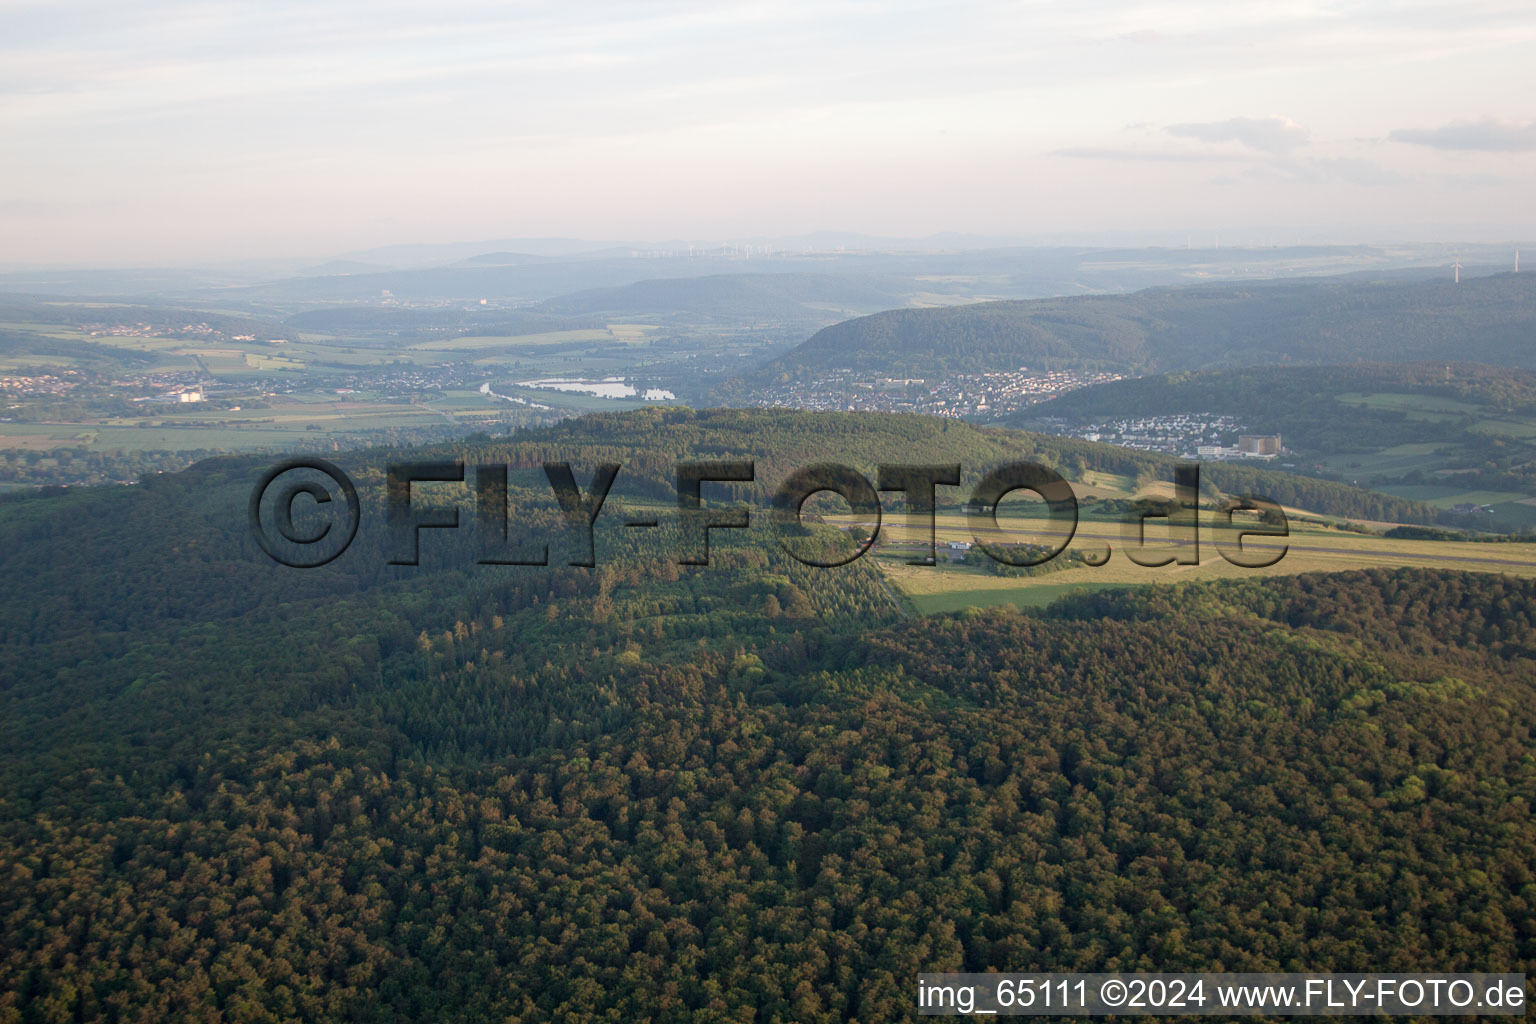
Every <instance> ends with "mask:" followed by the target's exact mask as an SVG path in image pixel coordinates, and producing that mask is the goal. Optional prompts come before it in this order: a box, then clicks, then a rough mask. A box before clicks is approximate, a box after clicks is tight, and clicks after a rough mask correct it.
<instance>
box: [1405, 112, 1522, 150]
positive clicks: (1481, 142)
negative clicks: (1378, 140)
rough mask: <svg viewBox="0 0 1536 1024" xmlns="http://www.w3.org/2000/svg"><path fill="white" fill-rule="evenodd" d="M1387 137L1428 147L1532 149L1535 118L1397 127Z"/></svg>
mask: <svg viewBox="0 0 1536 1024" xmlns="http://www.w3.org/2000/svg"><path fill="white" fill-rule="evenodd" d="M1387 138H1389V139H1391V140H1392V141H1393V142H1406V143H1408V144H1409V145H1413V146H1428V147H1430V148H1431V149H1449V150H1458V151H1462V152H1476V153H1525V152H1530V151H1531V150H1536V121H1527V122H1526V123H1525V124H1519V123H1517V122H1514V121H1500V120H1497V119H1495V118H1492V117H1485V118H1483V119H1482V120H1481V121H1452V122H1451V123H1450V124H1448V125H1443V126H1441V127H1439V128H1427V129H1420V128H1399V129H1398V130H1397V131H1394V132H1392V133H1391V134H1390V135H1388V136H1387Z"/></svg>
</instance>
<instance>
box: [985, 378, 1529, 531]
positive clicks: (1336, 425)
mask: <svg viewBox="0 0 1536 1024" xmlns="http://www.w3.org/2000/svg"><path fill="white" fill-rule="evenodd" d="M1186 414H1195V415H1200V414H1215V415H1225V416H1231V417H1233V418H1235V419H1236V420H1237V421H1238V422H1239V423H1240V424H1241V425H1242V427H1243V428H1244V429H1246V430H1249V431H1255V432H1260V433H1279V434H1281V435H1282V437H1283V438H1284V442H1285V446H1286V448H1287V449H1288V450H1290V451H1292V452H1294V453H1296V455H1297V458H1296V459H1295V462H1296V463H1297V464H1298V465H1300V466H1302V467H1304V468H1305V470H1306V471H1307V472H1316V473H1320V474H1322V475H1324V476H1327V477H1330V478H1332V479H1337V480H1347V481H1349V482H1351V483H1355V484H1358V485H1360V486H1364V487H1370V488H1372V489H1376V490H1382V491H1385V492H1387V493H1392V494H1398V495H1400V496H1403V497H1411V498H1414V499H1416V500H1420V501H1430V502H1433V503H1435V504H1436V505H1438V506H1439V507H1441V508H1442V509H1451V508H1453V507H1455V506H1458V505H1463V506H1465V505H1477V506H1482V507H1484V508H1486V509H1487V511H1488V512H1491V513H1493V514H1492V515H1484V514H1481V513H1480V514H1479V519H1478V520H1476V521H1475V522H1472V521H1469V522H1465V523H1461V524H1459V525H1478V526H1480V527H1481V528H1485V529H1491V530H1497V531H1513V530H1519V529H1529V528H1530V527H1532V526H1536V508H1533V507H1532V506H1531V505H1530V504H1527V502H1528V501H1529V500H1530V499H1531V498H1536V372H1532V371H1530V370H1522V369H1513V368H1509V367H1502V366H1486V365H1482V364H1476V363H1451V362H1446V363H1356V364H1348V365H1330V366H1305V367H1301V366H1296V367H1280V366H1261V367H1245V368H1242V369H1236V370H1208V371H1202V372H1195V373H1171V374H1159V375H1155V376H1149V377H1141V378H1137V379H1134V380H1121V381H1114V382H1112V383H1109V384H1101V385H1097V386H1095V387H1091V388H1084V389H1082V390H1081V391H1075V392H1072V393H1070V394H1067V395H1063V396H1061V397H1060V398H1057V399H1055V400H1053V401H1050V402H1043V403H1041V404H1040V405H1036V406H1032V407H1030V408H1029V409H1027V410H1025V411H1024V412H1022V413H1019V414H1017V415H1015V416H1013V417H1012V418H1010V419H1009V420H1008V421H1007V422H1009V423H1011V424H1013V425H1015V426H1020V427H1024V428H1032V429H1037V430H1048V431H1053V432H1056V431H1067V432H1073V431H1081V430H1082V429H1083V428H1085V427H1089V426H1093V425H1098V424H1106V423H1112V422H1114V421H1115V420H1118V419H1123V418H1129V417H1158V416H1178V415H1186ZM1229 441H1230V439H1229Z"/></svg>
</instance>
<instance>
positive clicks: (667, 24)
mask: <svg viewBox="0 0 1536 1024" xmlns="http://www.w3.org/2000/svg"><path fill="white" fill-rule="evenodd" d="M0 25H3V26H4V31H3V32H0V263H6V264H32V263H37V264H69V265H102V266H106V265H145V264H172V263H179V264H189V263H195V262H217V261H227V260H237V259H249V258H269V257H292V256H299V255H305V256H315V257H317V258H319V257H330V256H334V255H336V254H339V253H343V252H348V251H352V250H358V249H362V248H367V247H370V246H376V245H385V244H391V243H404V242H448V241H462V240H470V239H480V238H505V237H541V236H563V237H578V238H593V239H623V240H630V241H641V240H668V239H684V240H692V239H701V240H703V239H720V240H724V239H731V238H753V237H774V236H784V235H794V234H802V233H809V232H814V231H821V230H841V231H853V232H862V233H867V234H873V235H885V236H902V237H917V236H924V235H928V234H932V233H938V232H962V233H969V234H980V235H989V236H998V237H1017V238H1036V237H1040V238H1044V237H1057V236H1064V237H1079V236H1081V237H1096V238H1102V239H1105V240H1113V239H1114V238H1116V237H1120V236H1122V235H1124V236H1127V237H1129V236H1130V235H1133V234H1134V235H1137V236H1145V235H1146V234H1147V233H1152V234H1154V235H1155V234H1157V233H1166V234H1167V235H1168V236H1169V240H1170V242H1172V241H1175V240H1177V241H1183V240H1184V239H1186V238H1192V239H1193V240H1194V241H1195V243H1196V244H1204V243H1207V242H1209V241H1210V240H1211V239H1212V238H1215V237H1218V236H1222V235H1223V234H1225V237H1226V238H1228V239H1232V240H1236V239H1239V238H1241V237H1242V233H1243V232H1244V231H1245V230H1250V229H1253V230H1257V229H1255V228H1254V226H1256V225H1267V226H1270V227H1269V228H1267V229H1266V230H1267V231H1268V232H1269V235H1271V236H1273V237H1264V238H1255V239H1253V240H1255V241H1275V242H1283V241H1287V240H1288V239H1287V238H1285V237H1282V236H1284V235H1285V234H1286V232H1287V231H1288V230H1290V229H1291V228H1295V229H1296V230H1298V231H1300V230H1301V229H1322V230H1324V231H1326V232H1328V233H1329V234H1330V236H1331V237H1333V238H1335V239H1336V240H1338V241H1365V240H1379V239H1380V238H1381V237H1382V234H1383V232H1386V233H1388V234H1390V233H1392V232H1396V233H1398V234H1402V235H1404V240H1410V239H1408V238H1407V235H1409V234H1412V235H1413V236H1414V238H1413V239H1412V240H1429V241H1434V240H1446V241H1455V240H1457V239H1456V238H1455V237H1453V236H1455V235H1457V234H1458V233H1463V234H1464V233H1466V232H1469V231H1473V232H1475V233H1479V234H1481V235H1482V236H1483V237H1490V236H1491V237H1498V236H1499V234H1500V232H1501V231H1503V230H1504V228H1505V227H1506V226H1507V227H1508V230H1509V237H1511V238H1518V237H1519V233H1520V231H1521V229H1526V230H1529V226H1530V225H1532V224H1536V199H1533V196H1536V190H1533V189H1532V187H1531V185H1532V182H1533V180H1536V175H1533V172H1536V121H1533V118H1536V88H1533V86H1536V5H1532V4H1531V2H1530V0H1461V2H1458V3H1455V4H1452V3H1447V2H1445V0H1437V2H1435V3H1378V2H1349V0H1345V2H1322V0H1263V2H1234V0H1217V2H1205V0H1152V2H1139V0H1131V2H1118V3H1109V2H1103V0H1077V2H1046V0H1024V2H1010V3H990V2H968V0H948V2H943V3H926V4H909V3H903V2H864V0H810V2H807V0H775V2H764V3H755V2H754V3H742V2H734V0H711V2H702V3H693V2H652V0H622V2H608V0H593V2H583V3H573V2H567V3H559V4H554V3H521V2H517V0H494V2H493V0H484V2H481V0H434V2H432V3H421V2H419V0H410V2H397V0H367V2H361V0H356V2H354V0H343V2H324V0H304V2H289V0H261V2H260V3H227V2H197V3H186V2H180V0H133V2H131V3H124V2H122V0H47V2H34V0H0ZM1277 225H1278V226H1279V227H1278V228H1275V227H1274V226H1277ZM1404 225H1408V226H1411V227H1403V226H1404ZM1437 233H1438V234H1442V235H1444V236H1445V237H1443V238H1436V237H1435V236H1436V234H1437Z"/></svg>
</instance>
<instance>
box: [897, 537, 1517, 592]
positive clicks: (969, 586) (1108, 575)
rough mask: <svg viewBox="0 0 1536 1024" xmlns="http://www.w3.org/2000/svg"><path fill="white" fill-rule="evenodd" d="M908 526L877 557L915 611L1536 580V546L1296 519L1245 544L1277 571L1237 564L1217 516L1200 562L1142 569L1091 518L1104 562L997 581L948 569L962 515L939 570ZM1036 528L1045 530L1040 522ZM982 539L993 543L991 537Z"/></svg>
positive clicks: (1150, 541)
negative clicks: (913, 561)
mask: <svg viewBox="0 0 1536 1024" xmlns="http://www.w3.org/2000/svg"><path fill="white" fill-rule="evenodd" d="M901 520H902V517H892V519H891V520H889V521H888V522H887V523H886V524H885V525H883V526H882V528H881V542H880V544H878V545H877V547H876V549H875V551H874V552H873V553H872V554H873V555H874V557H875V564H876V565H877V566H878V567H879V568H880V570H881V572H882V574H883V575H884V576H885V578H886V580H887V582H888V583H890V584H891V586H892V587H893V589H895V590H896V591H897V592H898V593H899V594H900V595H901V597H902V598H903V599H904V600H906V601H907V602H908V603H909V604H910V605H911V607H912V608H913V609H914V610H915V611H917V612H919V613H924V614H926V613H930V612H939V611H956V610H960V609H963V608H966V607H971V606H976V607H988V606H992V605H1001V604H1012V605H1015V606H1018V607H1038V606H1042V605H1045V604H1049V603H1050V602H1051V601H1052V600H1055V599H1056V598H1057V597H1060V596H1062V595H1063V594H1065V593H1068V592H1073V591H1077V590H1093V589H1100V588H1103V587H1106V586H1116V587H1118V586H1145V585H1157V584H1167V583H1182V582H1187V581H1193V580H1212V579H1236V578H1241V577H1247V576H1251V575H1253V574H1255V573H1258V574H1261V575H1266V576H1278V575H1297V574H1300V573H1306V572H1339V571H1343V570H1348V569H1364V568H1378V567H1396V566H1407V567H1417V568H1441V569H1457V570H1471V571H1479V572H1500V573H1509V574H1511V575H1515V576H1523V577H1530V576H1536V544H1484V543H1476V542H1456V541H1412V540H1396V539H1390V538H1386V537H1381V536H1376V535H1368V534H1359V533H1353V532H1346V531H1340V530H1330V529H1315V528H1310V527H1307V526H1304V525H1298V524H1296V523H1294V522H1293V523H1292V524H1291V535H1290V537H1289V538H1286V539H1285V540H1284V541H1268V540H1261V539H1258V538H1254V539H1250V540H1249V541H1247V542H1246V543H1245V549H1250V550H1251V549H1254V548H1259V549H1263V548H1266V547H1268V548H1271V549H1273V547H1272V546H1273V545H1276V544H1278V543H1285V544H1286V545H1287V549H1288V550H1287V551H1286V554H1285V556H1284V557H1283V558H1281V559H1280V561H1279V562H1278V563H1277V564H1275V565H1273V566H1271V567H1269V568H1265V569H1249V568H1243V567H1241V566H1235V565H1232V564H1231V563H1229V562H1228V561H1227V560H1226V559H1224V558H1223V557H1222V556H1221V554H1220V552H1219V551H1218V549H1217V541H1218V540H1220V541H1222V542H1223V543H1230V542H1232V541H1233V540H1235V538H1233V537H1232V535H1231V533H1230V532H1228V531H1225V530H1219V531H1218V529H1217V528H1216V527H1214V526H1213V525H1211V522H1210V517H1209V516H1208V515H1207V516H1204V517H1203V520H1202V529H1201V534H1200V564H1199V565H1188V566H1185V565H1166V566H1159V567H1144V566H1139V565H1136V564H1135V563H1133V562H1132V561H1131V560H1130V559H1129V558H1128V557H1126V555H1125V553H1124V550H1123V546H1124V545H1123V540H1122V536H1121V531H1120V527H1119V524H1116V523H1109V522H1104V521H1094V520H1088V519H1085V520H1083V521H1082V522H1081V523H1080V524H1079V527H1078V530H1077V533H1076V535H1075V536H1074V537H1073V540H1072V544H1071V547H1073V548H1076V549H1079V550H1082V551H1085V552H1096V553H1102V552H1103V551H1104V549H1105V546H1106V545H1108V546H1109V547H1111V548H1112V549H1113V553H1112V554H1111V556H1110V559H1109V561H1108V562H1107V563H1106V564H1105V565H1102V566H1099V567H1096V568H1087V567H1083V568H1073V569H1063V570H1061V571H1058V572H1050V573H1046V574H1043V575H1039V576H1032V577H1009V576H997V575H993V574H991V573H989V572H987V571H985V570H983V569H980V568H975V567H971V566H966V565H947V564H942V563H943V559H944V558H945V556H946V553H947V552H946V550H945V545H947V544H948V543H949V542H951V541H955V542H962V543H963V542H967V541H972V540H973V539H974V538H973V536H972V531H971V525H970V524H969V523H968V522H967V521H966V517H964V516H956V515H950V516H945V515H940V516H938V517H937V523H936V526H937V529H936V534H937V538H938V543H939V558H940V561H941V564H940V565H937V566H931V567H930V566H913V565H907V564H906V562H907V560H908V559H910V558H912V557H914V555H915V553H916V552H915V549H914V548H911V547H907V546H905V545H908V544H910V543H911V541H912V540H913V539H914V538H911V537H909V536H908V535H907V533H906V530H905V524H904V523H903V522H902V521H901ZM1000 523H1001V524H1002V525H1003V526H1004V527H1005V529H1004V531H1003V533H1002V534H1000V535H999V539H1002V538H1003V537H1010V538H1011V539H1014V540H1043V539H1044V538H1042V537H1041V536H1040V535H1039V534H1038V532H1036V533H1033V534H1031V532H1030V531H1029V527H1030V525H1031V523H1030V521H1028V520H1024V521H1023V522H1021V523H1017V524H1010V522H1009V520H1007V519H1003V518H1001V517H1000ZM1035 524H1038V520H1037V521H1035ZM1010 525H1016V526H1018V527H1022V529H1016V530H1013V531H1010V530H1008V529H1007V527H1008V526H1010ZM979 536H981V537H983V539H989V538H987V536H986V535H985V534H979ZM1166 537H1167V534H1166V530H1162V529H1159V528H1157V527H1154V526H1151V525H1149V527H1148V530H1147V540H1146V543H1147V545H1148V546H1154V545H1157V544H1159V543H1160V542H1165V541H1166ZM897 545H903V546H900V547H898V546H897ZM1053 546H1054V545H1053Z"/></svg>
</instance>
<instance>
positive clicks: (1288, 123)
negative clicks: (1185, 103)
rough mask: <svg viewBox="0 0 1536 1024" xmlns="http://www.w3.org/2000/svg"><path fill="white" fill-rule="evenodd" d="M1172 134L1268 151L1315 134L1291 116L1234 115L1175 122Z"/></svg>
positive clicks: (1292, 146)
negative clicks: (1196, 121)
mask: <svg viewBox="0 0 1536 1024" xmlns="http://www.w3.org/2000/svg"><path fill="white" fill-rule="evenodd" d="M1168 134H1170V135H1178V136H1181V137H1183V138H1187V139H1199V140H1200V141H1201V142H1240V143H1242V144H1243V145H1245V146H1248V147H1249V148H1251V149H1258V150H1262V151H1263V152H1265V153H1286V152H1289V151H1290V150H1293V149H1295V148H1296V147H1297V146H1300V145H1302V144H1304V143H1305V142H1306V141H1307V137H1308V136H1309V135H1310V134H1311V133H1310V132H1308V131H1307V129H1306V128H1303V127H1302V126H1301V125H1299V124H1297V123H1296V122H1295V121H1292V120H1291V119H1290V118H1288V117H1234V118H1232V119H1231V120H1227V121H1207V122H1200V123H1195V124H1171V125H1169V126H1168Z"/></svg>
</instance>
